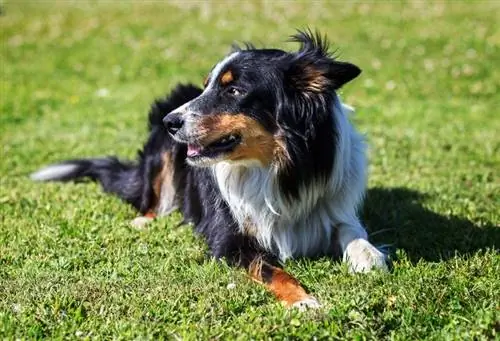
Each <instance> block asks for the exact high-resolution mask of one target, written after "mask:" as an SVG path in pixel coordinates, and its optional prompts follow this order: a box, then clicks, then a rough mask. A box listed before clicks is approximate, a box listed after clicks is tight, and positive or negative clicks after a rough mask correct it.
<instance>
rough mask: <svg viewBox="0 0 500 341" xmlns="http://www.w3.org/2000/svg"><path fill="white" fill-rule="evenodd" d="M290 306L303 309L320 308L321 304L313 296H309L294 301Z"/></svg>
mask: <svg viewBox="0 0 500 341" xmlns="http://www.w3.org/2000/svg"><path fill="white" fill-rule="evenodd" d="M291 307H292V308H297V309H299V310H300V311H305V310H307V309H319V308H321V304H319V302H318V301H317V300H316V299H315V298H314V297H312V296H309V297H307V298H306V299H303V300H300V301H297V302H295V303H294V304H292V306H291Z"/></svg>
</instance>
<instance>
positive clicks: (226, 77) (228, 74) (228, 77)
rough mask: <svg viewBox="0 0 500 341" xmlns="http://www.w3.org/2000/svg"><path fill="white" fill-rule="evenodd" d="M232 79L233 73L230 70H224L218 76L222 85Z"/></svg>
mask: <svg viewBox="0 0 500 341" xmlns="http://www.w3.org/2000/svg"><path fill="white" fill-rule="evenodd" d="M233 80H234V77H233V73H232V72H231V70H228V71H226V72H224V74H223V75H222V76H221V78H220V82H221V83H222V85H227V84H229V83H231V82H232V81H233Z"/></svg>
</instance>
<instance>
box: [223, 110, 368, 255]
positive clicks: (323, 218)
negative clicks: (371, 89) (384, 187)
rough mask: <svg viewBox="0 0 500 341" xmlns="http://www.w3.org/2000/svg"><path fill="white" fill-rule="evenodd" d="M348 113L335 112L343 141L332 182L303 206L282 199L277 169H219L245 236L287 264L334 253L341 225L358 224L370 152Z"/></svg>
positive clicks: (307, 196) (306, 193)
mask: <svg viewBox="0 0 500 341" xmlns="http://www.w3.org/2000/svg"><path fill="white" fill-rule="evenodd" d="M347 110H348V108H347V107H345V106H343V105H342V104H341V103H340V102H338V101H337V102H336V103H335V107H334V108H333V110H332V115H333V116H334V119H335V129H337V135H338V136H339V138H338V140H337V141H336V144H335V146H331V148H335V149H334V150H335V151H336V155H335V160H336V161H335V164H334V166H333V171H332V174H331V176H330V178H329V179H326V180H324V181H318V182H317V183H312V184H311V185H309V186H307V188H306V187H304V188H301V190H300V194H299V199H298V200H294V201H292V202H290V201H289V200H286V199H285V198H284V197H283V196H282V194H281V192H280V189H279V186H278V184H277V181H276V180H277V179H276V175H275V172H274V171H273V170H272V169H269V168H262V167H259V166H256V165H253V166H248V165H237V164H233V163H229V162H221V163H218V164H216V165H215V166H213V172H214V176H215V178H216V181H217V184H218V186H219V188H220V191H221V193H222V196H223V197H224V199H225V200H226V202H227V203H228V205H229V207H230V209H231V212H232V214H233V216H234V218H235V219H236V220H237V222H238V223H239V226H240V229H241V230H242V232H244V233H248V234H250V235H252V236H254V237H256V239H257V240H258V242H259V243H260V245H261V246H262V247H264V248H265V249H267V250H270V251H273V252H275V253H277V254H278V255H279V257H280V258H281V259H282V260H285V259H287V258H290V257H298V256H313V255H316V254H319V253H328V252H329V251H331V250H332V249H333V247H334V243H335V242H336V241H335V227H336V225H337V224H339V223H345V222H349V221H357V217H356V210H357V206H358V204H359V202H360V201H361V199H362V196H363V194H364V191H365V181H366V180H365V177H366V176H365V168H366V161H365V147H364V142H363V139H362V138H361V136H359V135H358V134H357V133H356V132H355V131H354V129H353V127H352V125H351V124H350V123H349V121H348V120H347V117H346V111H347ZM332 129H334V128H333V127H332ZM325 148H329V147H328V146H325ZM249 224H250V225H251V227H250V228H249V227H248V225H249Z"/></svg>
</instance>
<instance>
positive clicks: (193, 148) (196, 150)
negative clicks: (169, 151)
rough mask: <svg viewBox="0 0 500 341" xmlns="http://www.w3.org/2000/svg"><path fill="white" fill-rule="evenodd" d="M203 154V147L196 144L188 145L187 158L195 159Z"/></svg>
mask: <svg viewBox="0 0 500 341" xmlns="http://www.w3.org/2000/svg"><path fill="white" fill-rule="evenodd" d="M200 153H201V147H200V146H197V145H194V144H188V150H187V156H189V157H193V156H198V155H200Z"/></svg>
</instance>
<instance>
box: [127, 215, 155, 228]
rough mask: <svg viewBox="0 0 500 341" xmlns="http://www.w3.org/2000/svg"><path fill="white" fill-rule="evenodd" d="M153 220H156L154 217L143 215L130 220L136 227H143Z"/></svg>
mask: <svg viewBox="0 0 500 341" xmlns="http://www.w3.org/2000/svg"><path fill="white" fill-rule="evenodd" d="M153 220H154V218H151V217H145V216H141V217H137V218H135V219H133V220H132V221H131V222H130V225H132V226H133V227H135V228H136V229H142V228H144V227H145V226H146V225H147V224H149V223H150V222H152V221H153Z"/></svg>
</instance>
